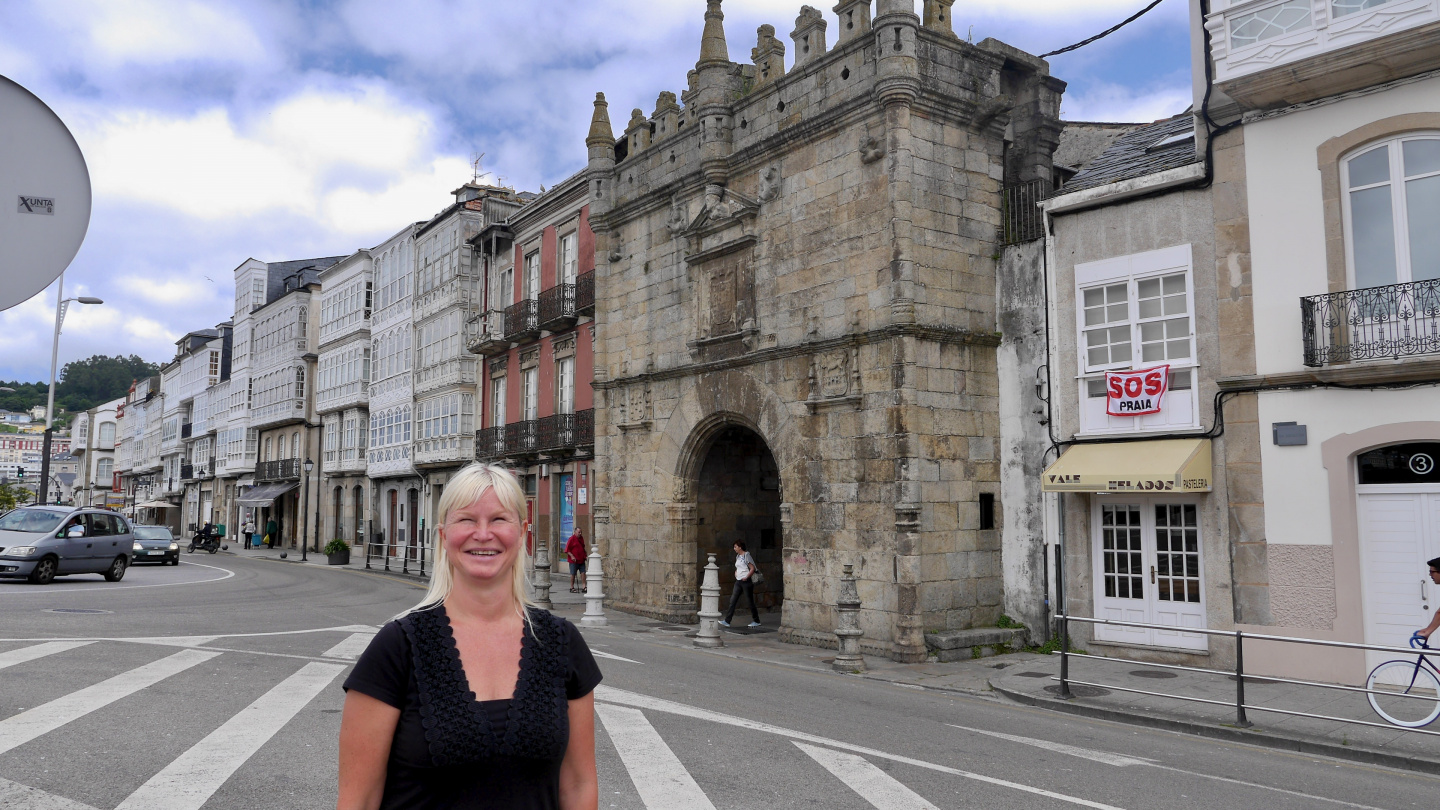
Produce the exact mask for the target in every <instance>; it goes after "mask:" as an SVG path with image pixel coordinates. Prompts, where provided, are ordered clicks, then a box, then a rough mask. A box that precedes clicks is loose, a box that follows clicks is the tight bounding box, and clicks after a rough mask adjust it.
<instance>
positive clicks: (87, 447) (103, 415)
mask: <svg viewBox="0 0 1440 810" xmlns="http://www.w3.org/2000/svg"><path fill="white" fill-rule="evenodd" d="M124 402H125V398H124V397H121V398H120V399H116V400H113V401H111V402H106V403H104V404H102V405H96V406H95V407H93V408H91V409H90V410H88V411H85V412H84V413H81V414H76V416H75V422H74V424H73V425H72V426H71V436H72V444H71V450H70V452H71V453H73V454H74V455H75V457H76V458H77V459H78V462H79V471H78V473H77V476H76V481H75V505H76V506H111V507H114V508H120V507H121V506H123V505H124V504H123V503H122V501H123V500H124V495H123V494H122V493H120V492H116V491H114V490H115V483H114V479H115V448H116V445H117V441H116V437H117V433H116V428H117V424H116V418H115V415H116V412H117V410H118V409H119V408H120V406H121V405H122V404H123V403H124Z"/></svg>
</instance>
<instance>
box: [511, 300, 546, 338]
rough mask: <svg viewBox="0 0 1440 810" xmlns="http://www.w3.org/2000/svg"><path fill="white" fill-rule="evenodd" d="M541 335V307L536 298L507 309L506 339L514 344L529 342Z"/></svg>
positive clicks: (512, 305)
mask: <svg viewBox="0 0 1440 810" xmlns="http://www.w3.org/2000/svg"><path fill="white" fill-rule="evenodd" d="M539 334H540V307H539V302H537V301H536V300H535V299H534V298H527V299H525V300H524V301H521V302H520V303H518V304H511V305H510V306H509V307H506V308H505V339H506V340H508V341H512V342H516V343H519V342H522V341H526V340H529V339H531V338H533V337H535V336H537V335H539Z"/></svg>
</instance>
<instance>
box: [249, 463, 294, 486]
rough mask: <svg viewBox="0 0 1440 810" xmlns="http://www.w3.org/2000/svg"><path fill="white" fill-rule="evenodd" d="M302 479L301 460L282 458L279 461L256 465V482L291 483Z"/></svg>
mask: <svg viewBox="0 0 1440 810" xmlns="http://www.w3.org/2000/svg"><path fill="white" fill-rule="evenodd" d="M299 478H300V459H298V458H282V459H279V460H278V461H262V462H260V463H259V464H256V465H255V480H256V481H257V482H259V481H290V480H298V479H299Z"/></svg>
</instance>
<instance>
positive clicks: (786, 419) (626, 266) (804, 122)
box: [587, 0, 1063, 660]
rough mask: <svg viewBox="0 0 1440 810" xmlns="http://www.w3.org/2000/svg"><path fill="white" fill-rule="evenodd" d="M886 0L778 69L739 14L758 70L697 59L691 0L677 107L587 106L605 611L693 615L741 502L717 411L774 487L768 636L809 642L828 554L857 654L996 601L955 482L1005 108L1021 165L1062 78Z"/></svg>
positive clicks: (770, 48) (980, 541)
mask: <svg viewBox="0 0 1440 810" xmlns="http://www.w3.org/2000/svg"><path fill="white" fill-rule="evenodd" d="M902 5H903V4H895V3H882V4H881V13H880V16H878V17H877V18H876V24H877V25H880V24H881V23H882V22H883V24H884V25H885V26H886V27H885V29H884V30H885V31H886V32H887V34H886V36H887V37H888V36H890V34H889V32H891V31H892V30H893V31H895V32H896V33H895V35H894V40H893V42H890V41H888V40H887V44H886V47H883V48H882V47H879V45H878V42H877V39H876V38H875V37H871V36H865V35H861V33H863V32H859V33H855V34H851V35H850V36H849V37H848V38H846V39H844V40H843V43H842V44H841V45H839V46H837V47H836V48H834V49H833V50H830V51H828V52H825V53H823V54H818V55H817V54H815V53H814V52H813V51H812V52H811V53H810V54H809V55H808V56H807V58H806V60H805V61H803V63H802V64H801V65H800V66H799V67H797V68H795V69H793V70H791V71H790V72H789V74H783V60H781V61H778V62H777V61H776V59H775V54H776V48H777V47H779V48H780V49H781V51H782V52H783V46H782V45H780V44H779V41H778V40H777V39H775V38H774V36H773V30H772V31H767V29H766V28H762V29H761V31H760V36H759V42H758V44H757V47H756V51H755V53H756V61H757V65H759V67H758V68H757V67H756V66H753V65H737V64H734V63H731V62H729V61H728V59H726V58H725V56H724V53H725V49H724V47H723V43H724V30H723V26H722V24H721V22H722V20H723V15H722V14H721V13H720V3H719V2H718V1H717V0H711V2H710V3H709V7H710V8H709V11H708V12H707V14H706V29H705V38H704V46H703V47H702V53H701V59H700V61H699V62H698V63H697V65H696V70H695V71H694V72H692V73H691V76H690V82H689V89H688V90H687V91H686V92H685V93H684V94H683V99H684V102H685V107H684V110H678V109H677V108H676V107H675V106H674V98H673V96H667V95H666V94H662V96H661V98H660V100H659V101H658V102H657V106H656V112H655V114H654V115H653V116H651V117H649V118H647V117H646V116H644V114H643V113H641V112H640V111H639V110H637V111H635V113H634V114H633V115H632V116H631V121H630V124H629V125H628V126H627V128H626V135H625V137H624V139H623V140H621V141H619V142H618V147H617V142H616V141H615V139H614V136H613V134H612V133H611V131H610V125H609V118H608V107H607V106H606V105H605V102H604V100H603V99H600V100H598V101H597V108H596V116H595V121H594V124H593V126H592V129H591V133H590V138H589V139H588V140H587V144H588V145H589V147H590V156H591V163H590V169H589V173H588V182H589V187H590V190H591V193H592V197H593V201H592V207H591V223H592V226H593V227H594V229H595V231H596V235H597V251H598V252H599V254H600V256H601V259H602V260H601V262H600V266H599V267H598V268H597V306H596V320H597V322H598V323H599V338H598V345H597V350H596V372H595V379H596V388H597V390H598V393H599V396H598V397H597V403H596V408H597V414H596V455H597V458H596V478H595V486H596V502H597V515H600V514H602V513H603V514H604V515H605V516H606V518H607V519H606V520H597V530H601V527H604V528H603V535H604V536H603V537H601V538H600V539H601V540H602V541H603V542H604V543H605V545H606V551H607V554H608V556H609V561H608V563H607V564H608V566H609V568H607V575H608V576H610V577H611V578H610V579H609V580H608V581H607V583H606V590H607V592H608V593H609V594H611V595H612V596H613V598H614V601H615V603H616V605H617V606H618V607H621V608H622V609H626V610H631V611H634V612H638V613H642V614H645V615H651V616H656V617H659V618H664V619H667V620H676V621H679V620H689V619H691V618H693V616H694V613H695V610H696V607H697V601H698V594H697V588H698V584H699V569H698V566H697V562H698V560H699V556H700V553H701V549H700V545H701V544H702V543H704V542H709V541H708V540H703V539H702V538H708V537H710V536H712V534H713V533H712V532H710V531H709V530H708V529H707V531H706V532H702V531H701V530H700V529H701V526H702V524H701V523H700V520H701V519H702V518H703V519H705V520H706V521H707V522H706V524H703V525H705V526H706V527H712V528H713V526H712V524H711V523H710V522H709V521H711V520H712V519H714V518H716V517H717V516H719V515H722V514H723V515H729V516H732V517H734V516H738V515H741V514H743V515H747V516H755V515H754V513H755V512H756V510H757V509H760V508H761V507H763V508H764V509H768V508H769V506H765V505H764V504H765V503H766V499H765V498H763V497H762V498H761V499H760V500H759V501H757V502H754V503H752V504H750V505H748V506H746V507H744V508H743V509H739V508H738V507H730V506H727V507H725V508H724V509H720V508H719V507H718V506H717V504H719V503H722V502H723V503H732V502H730V501H725V500H723V499H724V498H727V497H729V496H725V495H717V494H716V493H715V492H714V491H713V490H712V488H713V487H715V486H720V484H717V483H716V479H715V478H714V477H712V476H709V475H707V473H706V469H705V463H706V458H707V453H708V451H709V449H710V447H711V446H712V444H713V443H714V442H715V440H716V438H717V437H719V436H721V435H722V434H723V433H724V432H725V431H727V430H733V429H734V428H735V427H736V426H739V427H742V428H745V429H747V430H749V431H752V432H753V433H754V434H755V435H756V436H758V437H759V438H760V439H761V440H763V442H764V444H765V446H766V447H767V448H768V449H769V451H770V453H771V454H772V455H773V458H774V464H775V471H776V474H777V475H778V487H779V488H778V498H779V503H778V509H779V519H780V522H781V526H780V532H779V534H780V537H781V543H782V548H781V549H780V555H779V556H780V559H779V564H780V566H781V567H782V576H781V580H780V582H778V583H777V584H779V585H782V586H783V596H784V601H783V608H782V629H781V632H782V635H783V637H785V638H787V639H790V640H793V641H799V642H804V643H813V644H830V643H833V635H832V632H833V621H834V619H833V606H834V603H835V595H836V590H837V589H838V587H839V577H840V574H841V568H842V566H843V565H844V564H846V563H850V564H853V565H854V566H855V571H856V575H857V578H858V580H859V592H860V597H861V600H862V603H863V605H864V607H863V610H862V612H861V624H862V626H863V628H864V631H865V638H866V642H865V643H866V646H867V649H869V651H870V652H872V653H874V652H881V653H885V654H888V655H890V656H892V657H894V658H897V659H901V660H918V659H921V658H923V657H924V655H925V648H924V641H923V638H922V634H923V631H924V630H925V629H955V628H965V627H970V626H973V625H976V624H982V625H983V624H993V623H994V622H995V620H996V618H997V617H998V615H999V613H1000V611H1001V601H1002V590H1003V584H1002V582H1003V580H1002V576H1001V570H1000V547H999V546H1000V539H999V533H998V532H997V531H994V530H987V531H981V530H980V529H979V504H978V497H979V493H980V492H991V493H995V492H998V489H999V465H1000V457H999V452H1000V451H999V444H998V443H999V437H1000V421H999V377H998V371H997V365H996V351H995V350H996V346H997V345H998V344H999V336H998V334H997V333H996V308H995V296H996V286H995V260H994V256H995V254H996V252H997V247H996V244H995V238H996V230H997V227H998V225H999V222H1000V218H999V213H998V209H999V191H1000V188H1001V184H1002V183H1003V182H1004V181H1005V179H1006V178H1005V157H1006V147H1005V130H1006V127H1007V125H1010V124H1012V123H1013V122H1014V121H1016V120H1021V119H1023V122H1024V124H1025V126H1024V128H1025V130H1026V131H1027V132H1032V133H1033V137H1030V138H1029V140H1028V141H1027V143H1028V144H1029V146H1027V147H1026V148H1028V149H1031V150H1033V151H1035V153H1036V154H1035V155H1034V156H1033V157H1032V159H1030V160H1028V161H1022V162H1027V163H1028V165H1033V166H1035V167H1048V160H1049V154H1050V151H1051V150H1053V148H1054V143H1053V142H1052V141H1047V140H1046V137H1045V136H1044V133H1045V132H1049V131H1051V130H1053V132H1054V133H1057V134H1058V131H1059V125H1058V121H1054V120H1053V119H1054V115H1055V113H1056V112H1057V111H1058V106H1059V92H1060V89H1061V88H1063V84H1061V83H1058V82H1055V81H1054V80H1052V79H1050V78H1049V77H1048V76H1046V75H1044V63H1043V62H1039V61H1038V60H1034V59H1033V57H1031V58H1030V61H1028V62H1026V61H1025V60H1024V59H1022V58H1020V57H1021V56H1023V55H1021V54H1019V52H1018V51H1014V52H1009V51H1006V52H1004V53H1001V52H998V51H1001V50H1004V49H1003V48H1000V47H999V46H998V43H994V44H988V46H987V43H982V45H981V46H975V45H971V44H969V43H965V42H962V41H960V40H959V39H956V38H955V37H954V36H953V34H950V33H949V32H948V23H946V24H944V25H943V26H942V25H941V23H940V22H939V21H938V19H937V20H936V21H934V25H933V26H932V27H931V28H921V26H920V19H919V17H917V16H915V15H914V14H913V13H911V12H908V11H905V10H903V9H902V8H901V6H902ZM862 16H863V15H862ZM814 19H815V15H805V14H802V20H801V21H800V24H803V25H805V26H810V27H809V28H807V29H806V30H807V31H809V33H810V34H811V35H812V36H813V34H814V28H813V26H814ZM857 24H858V23H857ZM799 30H800V29H799V28H797V32H799ZM796 41H797V42H800V41H801V38H800V37H797V38H796ZM809 42H810V43H811V45H812V47H813V45H814V42H815V40H814V39H811V40H809ZM717 43H718V44H717ZM777 66H778V67H777ZM1005 70H1009V71H1012V72H1014V75H1012V76H1010V77H1009V78H1008V79H1006V80H1005V81H1009V82H1010V83H1011V84H1012V85H1014V86H1016V87H1022V86H1023V87H1025V88H1027V90H1028V92H1029V96H1028V97H1029V98H1030V99H1031V102H1032V103H1027V104H1025V105H1017V104H1016V103H1015V102H1014V97H1013V96H1010V95H1006V94H1003V93H1001V89H1002V83H1003V82H1002V71H1005ZM1027 71H1028V73H1027ZM1026 76H1028V78H1026ZM702 487H704V488H706V491H705V492H701V491H700V489H701V488H702ZM721 489H722V490H723V489H724V487H723V486H721ZM717 498H718V499H722V500H717ZM601 507H603V509H602V508H601ZM717 510H718V511H717ZM727 519H728V518H727ZM607 521H608V522H607ZM763 564H765V561H764V560H763V559H762V565H763ZM768 576H770V572H768V571H767V577H768ZM773 581H775V580H774V579H773V578H772V582H773Z"/></svg>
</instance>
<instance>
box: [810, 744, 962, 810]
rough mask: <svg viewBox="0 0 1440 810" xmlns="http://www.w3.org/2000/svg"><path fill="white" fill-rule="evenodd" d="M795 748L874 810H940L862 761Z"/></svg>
mask: <svg viewBox="0 0 1440 810" xmlns="http://www.w3.org/2000/svg"><path fill="white" fill-rule="evenodd" d="M795 745H797V746H799V748H800V750H801V751H804V752H805V753H807V754H809V755H810V758H811V759H813V760H815V761H816V762H818V763H820V764H821V765H823V766H824V767H825V770H827V771H829V772H830V773H832V774H834V775H835V778H836V779H839V780H840V781H841V782H844V783H845V784H846V786H848V787H849V788H850V789H851V790H853V791H855V792H856V793H858V794H860V798H862V799H864V800H865V801H867V802H869V803H870V804H871V805H873V806H875V807H876V808H877V810H940V808H938V807H936V806H935V805H933V804H931V803H930V802H927V801H925V799H924V797H922V796H921V795H920V794H918V793H916V792H915V791H913V790H911V789H910V788H908V787H905V786H904V785H902V784H900V782H899V781H898V780H897V779H896V778H895V777H893V776H891V775H890V774H888V773H885V772H884V771H882V770H880V769H879V768H878V767H876V766H875V763H873V762H871V761H870V760H868V759H865V758H864V757H857V756H855V755H854V754H842V753H841V752H839V751H836V750H834V749H831V748H816V747H815V746H813V745H806V744H804V743H799V742H797V743H795Z"/></svg>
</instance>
